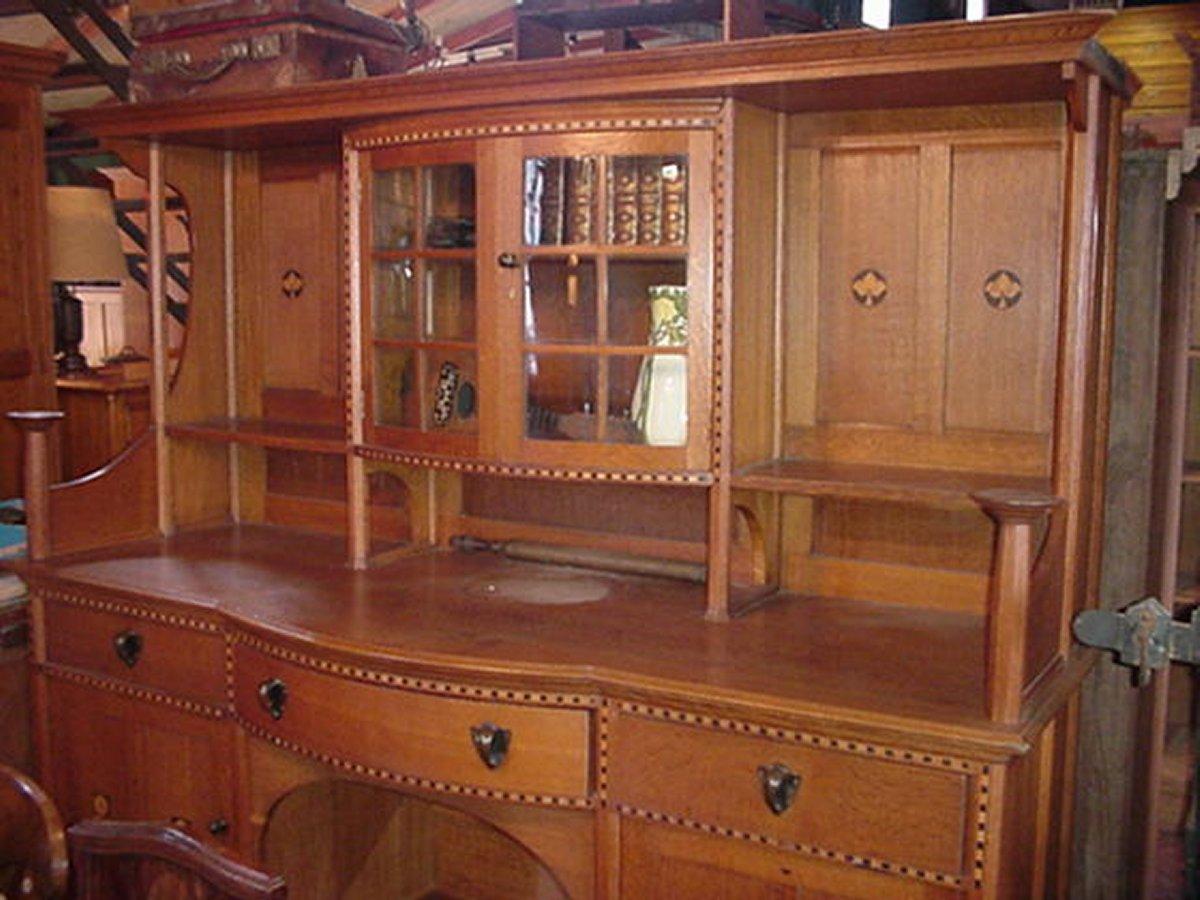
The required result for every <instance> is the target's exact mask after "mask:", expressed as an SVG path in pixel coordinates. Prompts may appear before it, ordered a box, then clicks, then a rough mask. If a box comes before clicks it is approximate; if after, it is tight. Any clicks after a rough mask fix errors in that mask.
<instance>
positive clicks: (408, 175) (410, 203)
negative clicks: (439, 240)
mask: <svg viewBox="0 0 1200 900" xmlns="http://www.w3.org/2000/svg"><path fill="white" fill-rule="evenodd" d="M373 197H374V208H373V210H372V219H373V222H374V232H375V238H374V239H375V249H376V250H407V249H408V248H410V247H412V246H413V245H414V244H415V243H416V229H417V176H416V171H415V170H413V169H389V170H385V171H381V172H376V173H375V183H374V187H373Z"/></svg>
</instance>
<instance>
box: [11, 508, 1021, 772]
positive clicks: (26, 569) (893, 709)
mask: <svg viewBox="0 0 1200 900" xmlns="http://www.w3.org/2000/svg"><path fill="white" fill-rule="evenodd" d="M18 567H19V568H20V570H21V574H23V575H24V576H25V577H27V578H29V579H31V581H32V583H33V585H34V587H35V589H36V588H38V587H43V588H49V589H51V590H54V589H57V590H59V591H65V592H67V593H69V594H72V595H76V596H78V595H81V594H82V595H84V596H94V595H95V594H96V592H100V593H101V595H104V594H106V593H107V594H108V595H110V596H111V593H110V592H116V593H117V594H118V595H124V596H127V597H130V598H133V599H135V600H150V601H152V602H158V603H163V604H166V605H169V606H170V607H172V608H174V610H175V611H176V612H177V613H186V612H187V611H191V612H192V613H194V614H195V615H197V616H201V617H216V618H219V619H224V620H225V621H227V622H228V623H229V624H231V625H233V626H235V627H242V628H247V629H250V630H252V631H253V632H255V633H256V634H258V635H259V636H260V637H264V638H266V639H268V640H269V639H272V638H275V639H278V640H282V641H284V642H286V643H288V644H289V645H290V646H292V647H293V648H299V650H300V652H303V651H304V650H305V648H307V649H308V651H309V652H321V653H332V654H335V655H340V656H342V657H343V658H353V659H354V660H355V661H357V662H358V663H359V664H364V665H375V666H378V667H380V668H383V669H387V668H389V667H395V666H403V667H404V668H405V671H409V672H412V671H416V672H418V673H424V674H425V675H427V676H429V677H442V678H447V679H451V680H453V679H457V680H460V681H462V680H472V681H476V682H478V681H482V682H485V683H493V684H498V685H505V684H508V685H512V686H524V687H529V686H533V687H534V688H535V689H537V690H550V691H573V692H585V693H586V692H598V693H603V694H604V695H605V696H618V697H625V698H632V699H640V700H644V701H648V702H660V703H667V704H669V703H671V702H673V701H675V702H687V703H689V704H693V705H694V704H696V703H700V704H701V705H702V706H703V705H705V704H708V705H709V706H710V707H711V708H712V709H713V711H714V714H718V715H720V714H727V715H746V716H756V717H759V718H763V717H765V718H767V719H774V720H776V721H779V722H781V723H789V724H795V725H797V726H799V727H806V726H807V727H814V726H820V725H822V724H824V725H833V724H836V725H838V726H839V727H840V728H842V729H843V730H846V729H849V730H850V731H851V732H853V731H854V730H855V729H856V728H861V729H863V733H864V734H869V735H871V736H876V737H878V736H890V737H891V739H893V740H903V739H904V738H906V737H908V738H910V739H912V740H918V739H919V740H923V741H925V742H928V741H929V740H931V739H932V740H934V741H935V742H936V743H937V744H938V745H939V746H944V747H945V748H948V749H949V748H959V749H968V750H970V749H973V750H974V751H975V752H978V753H981V754H985V755H988V754H993V755H994V754H999V755H1006V754H1010V753H1012V752H1019V751H1020V749H1021V748H1022V746H1023V737H1022V736H1023V730H1022V729H1021V728H1020V727H1012V728H1006V727H1004V726H998V725H996V724H994V723H989V722H988V721H987V719H986V718H985V716H984V714H983V683H982V672H983V663H982V654H983V644H984V622H983V619H982V618H980V617H977V616H973V615H969V614H965V613H953V612H941V611H935V610H921V609H916V608H906V607H899V606H890V605H885V604H877V603H868V602H857V601H854V602H848V601H844V600H841V601H839V600H828V599H821V598H815V597H799V596H788V597H784V598H782V599H779V600H775V601H773V602H772V603H770V604H768V605H766V606H764V607H762V608H760V609H758V610H754V611H752V612H751V613H749V614H747V615H745V616H744V617H742V618H740V619H737V620H735V621H734V622H732V623H730V624H724V625H722V624H713V623H708V622H705V621H704V619H703V618H702V615H701V611H702V609H703V602H702V595H703V587H702V586H699V585H690V584H685V583H681V582H673V581H669V580H665V579H651V578H641V577H631V576H614V575H607V574H603V573H590V572H589V573H582V571H580V572H579V574H581V575H582V574H586V576H587V578H588V579H589V581H591V580H598V581H602V582H604V583H605V584H606V585H607V586H608V588H609V595H608V596H607V597H606V598H605V599H602V600H598V601H595V602H589V603H583V604H576V605H561V606H547V605H538V604H531V603H525V602H520V601H516V600H509V599H500V598H496V597H490V596H488V595H487V585H488V584H489V583H496V582H500V583H503V580H504V579H506V578H516V579H538V578H540V577H553V575H558V576H561V575H562V573H563V571H564V570H563V569H562V568H561V567H547V566H540V565H536V564H532V563H525V562H516V561H510V560H504V559H501V558H498V557H495V556H492V555H490V554H480V555H465V554H461V553H455V552H452V551H435V552H430V553H425V554H422V555H417V556H413V557H409V558H405V559H401V560H399V561H397V562H394V563H391V564H389V565H387V566H383V567H380V568H377V569H372V570H370V571H365V572H360V571H353V570H351V569H349V568H347V567H346V565H345V562H344V549H343V546H342V542H341V541H340V540H338V539H336V538H328V537H320V536H315V535H304V534H298V533H296V532H293V531H284V530H281V529H278V528H271V527H266V526H241V527H234V526H224V527H218V528H210V529H202V530H197V531H188V532H182V533H181V534H179V535H177V536H176V537H174V538H171V539H167V540H160V541H147V542H142V543H133V544H127V545H123V546H120V547H116V548H111V549H109V550H105V551H95V552H91V553H87V554H80V555H77V556H73V557H62V558H60V559H57V560H54V561H52V562H46V563H38V564H19V565H18ZM567 571H568V572H569V571H571V570H567ZM931 736H932V737H931ZM943 742H944V744H943Z"/></svg>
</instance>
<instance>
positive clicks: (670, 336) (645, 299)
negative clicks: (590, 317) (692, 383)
mask: <svg viewBox="0 0 1200 900" xmlns="http://www.w3.org/2000/svg"><path fill="white" fill-rule="evenodd" d="M676 301H679V302H678V303H677V302H676ZM655 315H657V316H658V318H654V317H655ZM687 322H688V302H687V263H686V262H684V261H683V260H681V259H674V260H615V259H614V260H611V261H610V262H609V264H608V342H609V343H610V344H623V345H626V346H646V345H650V344H653V345H655V346H658V347H662V346H674V347H681V346H683V345H685V344H686V343H687Z"/></svg>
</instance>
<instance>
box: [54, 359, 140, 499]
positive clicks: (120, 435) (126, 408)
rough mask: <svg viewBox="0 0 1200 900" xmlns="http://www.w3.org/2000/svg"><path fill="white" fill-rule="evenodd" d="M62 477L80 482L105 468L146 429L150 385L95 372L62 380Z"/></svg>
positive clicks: (121, 376) (59, 390)
mask: <svg viewBox="0 0 1200 900" xmlns="http://www.w3.org/2000/svg"><path fill="white" fill-rule="evenodd" d="M55 384H56V387H57V388H58V406H59V408H60V409H61V410H62V411H63V412H64V413H65V414H66V419H65V421H64V423H63V429H62V442H61V447H62V470H63V478H64V479H65V480H68V481H69V480H70V479H72V478H79V477H80V476H82V475H86V474H88V473H89V472H94V471H96V470H97V469H100V468H103V467H104V466H106V465H108V464H109V463H110V462H112V461H113V460H114V459H116V457H117V455H118V454H119V453H121V451H122V450H124V449H125V448H126V447H128V446H129V445H130V444H131V443H132V442H133V440H134V438H136V437H138V436H139V435H141V434H143V433H144V432H145V431H146V429H147V428H149V427H150V383H149V381H146V380H144V379H127V378H125V377H124V376H123V375H120V374H117V375H108V374H105V373H103V372H99V371H95V372H92V373H90V374H87V375H81V376H74V377H71V378H60V379H58V380H57V381H56V382H55Z"/></svg>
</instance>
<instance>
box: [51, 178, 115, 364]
mask: <svg viewBox="0 0 1200 900" xmlns="http://www.w3.org/2000/svg"><path fill="white" fill-rule="evenodd" d="M47 190H48V193H47V211H48V214H49V215H48V220H49V235H48V237H49V255H50V280H51V281H53V282H54V354H55V356H56V357H57V358H58V374H59V375H60V376H70V375H79V374H83V373H86V372H87V371H88V364H87V360H86V359H85V358H84V356H83V354H82V353H80V352H79V344H80V342H81V341H82V340H83V304H82V303H81V302H80V300H79V297H77V296H76V295H75V292H74V288H75V287H78V286H80V285H96V284H113V283H116V284H120V282H121V279H122V278H123V277H124V276H125V273H126V266H125V254H124V252H123V251H122V250H121V238H120V236H119V235H118V233H117V223H116V219H115V218H114V216H113V203H112V196H111V195H110V194H109V192H108V191H107V190H105V189H104V188H94V187H59V186H55V187H50V188H48V189H47Z"/></svg>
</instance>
